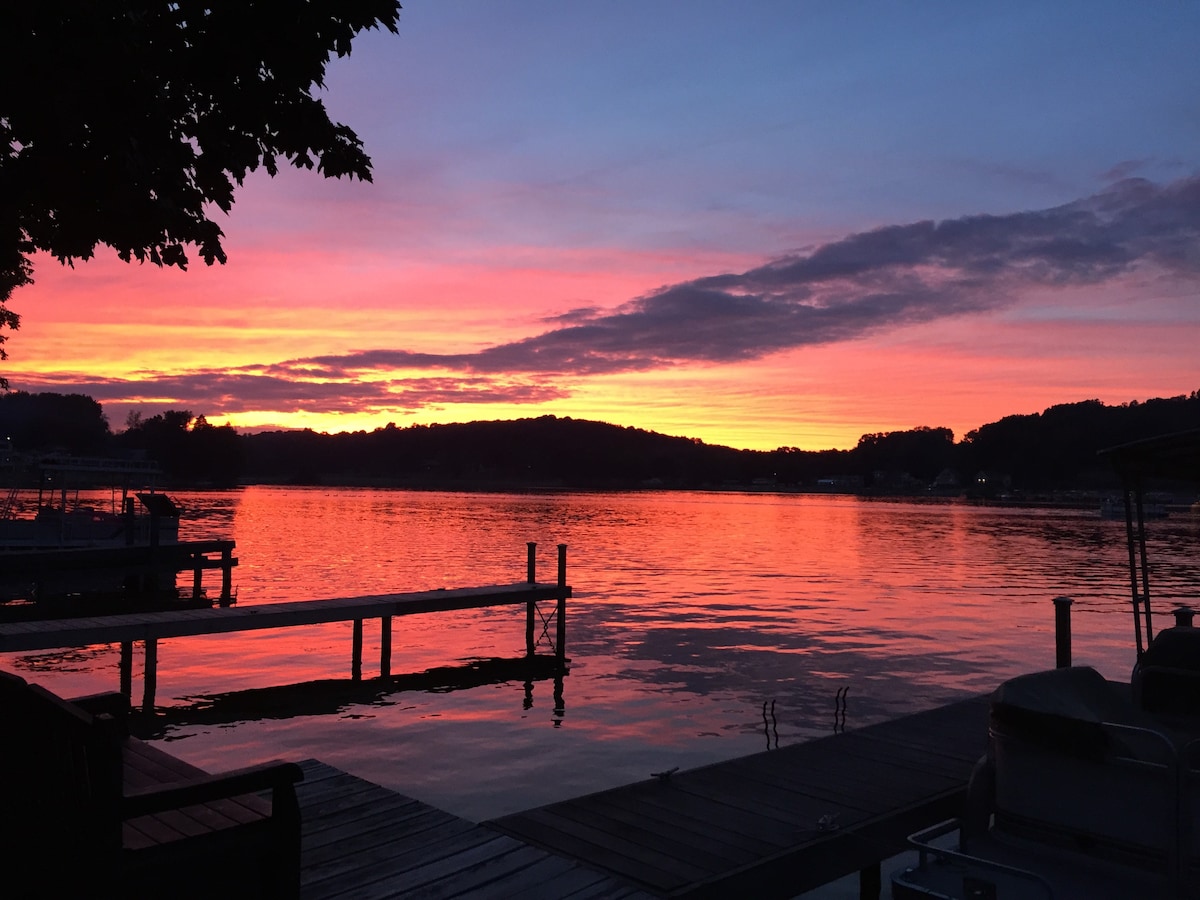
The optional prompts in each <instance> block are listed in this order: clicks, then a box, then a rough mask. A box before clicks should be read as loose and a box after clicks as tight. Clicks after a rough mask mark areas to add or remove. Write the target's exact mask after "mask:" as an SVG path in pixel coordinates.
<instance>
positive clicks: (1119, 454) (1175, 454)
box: [1100, 428, 1200, 659]
mask: <svg viewBox="0 0 1200 900" xmlns="http://www.w3.org/2000/svg"><path fill="white" fill-rule="evenodd" d="M1100 455H1101V456H1105V457H1108V458H1109V459H1110V460H1111V461H1112V464H1113V466H1114V468H1115V469H1116V470H1117V474H1118V475H1120V477H1121V485H1122V488H1123V492H1124V501H1125V534H1126V539H1127V543H1128V545H1129V586H1130V594H1131V599H1132V602H1133V627H1134V636H1135V638H1136V640H1137V655H1138V659H1141V657H1142V653H1143V651H1144V649H1145V648H1146V647H1149V646H1150V643H1151V641H1153V640H1154V628H1153V624H1152V620H1151V617H1150V572H1149V565H1148V562H1147V558H1146V505H1145V495H1146V486H1147V483H1148V482H1149V481H1151V480H1152V479H1169V480H1174V481H1188V482H1193V483H1200V428H1198V429H1192V430H1190V431H1179V432H1174V433H1172V434H1165V435H1160V436H1158V437H1153V438H1146V439H1144V440H1140V441H1133V442H1131V443H1128V444H1120V445H1119V446H1116V447H1110V448H1109V449H1107V450H1101V451H1100ZM1183 612H1184V617H1183V618H1184V619H1189V618H1190V616H1189V614H1190V611H1183ZM1179 618H1180V617H1179V614H1178V613H1177V614H1176V619H1177V622H1178V621H1179ZM1188 624H1190V621H1189V622H1188Z"/></svg>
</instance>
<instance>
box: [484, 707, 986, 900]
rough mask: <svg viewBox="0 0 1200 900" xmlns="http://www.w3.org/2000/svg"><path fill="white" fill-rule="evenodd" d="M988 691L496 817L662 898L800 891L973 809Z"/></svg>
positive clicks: (514, 832) (527, 837)
mask: <svg viewBox="0 0 1200 900" xmlns="http://www.w3.org/2000/svg"><path fill="white" fill-rule="evenodd" d="M987 708H988V704H987V700H986V698H984V697H975V698H970V699H967V700H963V701H959V702H957V703H952V704H949V705H948V706H943V707H939V708H937V709H933V710H929V711H927V712H922V713H917V714H914V715H910V716H905V717H904V718H901V719H896V720H893V721H891V722H884V723H880V724H878V725H872V726H869V727H866V728H862V729H859V730H856V731H850V732H846V733H842V734H835V735H831V736H829V737H826V738H821V739H818V740H814V741H809V742H806V743H802V744H794V745H791V746H788V747H784V748H782V749H779V750H768V751H765V752H762V753H758V754H755V755H752V756H747V757H742V758H740V759H735V760H730V761H728V762H724V763H716V764H714V765H710V766H705V767H702V768H698V769H692V770H690V771H686V772H677V773H674V774H673V775H671V776H669V777H668V778H663V779H651V780H649V781H644V782H639V783H636V784H631V785H628V786H625V787H620V788H615V789H613V790H608V791H601V792H599V793H596V794H591V795H589V796H586V797H580V798H578V799H574V800H567V801H563V802H560V803H554V804H550V805H548V806H543V807H540V808H538V809H533V810H529V811H527V812H521V813H516V814H514V815H508V816H504V817H502V818H499V819H496V820H494V821H492V822H489V823H486V824H488V825H489V826H490V827H492V828H495V829H496V830H497V831H499V832H501V833H503V834H507V835H509V836H511V837H514V838H517V839H519V840H522V841H524V842H527V843H529V844H532V845H534V846H536V847H541V848H542V849H544V850H547V851H550V852H552V853H555V854H558V855H560V856H563V857H566V858H568V859H573V860H577V861H579V862H581V863H583V864H585V865H587V866H589V867H591V868H594V869H598V870H600V871H604V872H608V873H610V874H612V875H613V876H615V877H617V878H620V879H622V880H624V881H628V882H630V883H632V884H635V885H637V886H638V887H639V888H641V889H643V890H645V891H646V892H647V893H650V894H653V895H656V896H667V897H729V896H752V897H791V896H794V895H796V894H799V893H802V892H804V891H807V890H811V889H813V888H816V887H820V886H821V885H824V884H827V883H829V882H830V881H833V880H835V879H837V878H841V877H843V876H845V875H848V874H852V873H854V872H859V873H860V877H861V878H862V881H861V888H862V896H864V897H868V896H878V895H879V879H880V874H879V872H880V869H879V864H880V862H881V861H882V860H884V859H887V858H888V857H891V856H894V855H895V854H897V853H900V852H902V851H904V850H905V849H908V847H907V840H906V839H907V837H908V835H909V834H911V833H913V832H915V831H917V830H919V829H921V828H923V827H926V826H928V825H933V824H936V823H937V822H940V821H942V820H944V819H948V818H950V817H952V816H955V815H959V814H961V812H962V809H961V807H962V805H963V802H964V799H965V795H966V785H967V780H968V778H969V776H970V772H971V769H972V767H973V766H974V764H975V762H976V761H977V760H978V759H979V758H980V757H981V756H982V755H983V753H984V750H985V746H986V738H987Z"/></svg>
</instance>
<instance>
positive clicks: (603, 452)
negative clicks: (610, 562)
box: [0, 391, 1200, 495]
mask: <svg viewBox="0 0 1200 900" xmlns="http://www.w3.org/2000/svg"><path fill="white" fill-rule="evenodd" d="M127 426H128V427H127V428H126V430H125V431H123V432H121V433H119V434H113V433H112V432H111V431H110V430H109V427H108V423H107V422H106V421H105V420H104V417H103V414H102V412H101V410H100V406H99V404H97V403H95V402H94V401H93V400H91V398H87V397H83V396H81V395H62V394H32V395H31V394H22V393H19V392H17V393H12V394H6V395H2V396H0V429H2V430H3V433H4V434H7V435H10V436H11V439H12V445H13V447H14V449H16V450H18V451H26V450H38V449H50V448H57V449H67V450H69V451H70V452H72V453H77V454H94V455H100V454H107V453H118V452H134V451H140V452H141V453H143V454H145V455H148V456H149V457H151V458H153V459H156V460H158V461H159V463H160V464H161V465H162V466H163V468H164V470H165V471H166V472H167V473H168V475H169V476H171V477H172V478H173V479H174V480H175V481H176V482H177V483H180V484H233V483H238V482H270V483H287V484H348V485H392V486H401V487H412V488H442V489H454V490H487V489H497V490H510V489H542V488H545V489H556V488H570V489H583V490H589V489H592V490H611V489H638V488H709V489H718V488H736V489H760V490H781V489H800V490H835V491H855V492H863V493H877V494H929V493H935V494H945V495H957V494H963V493H968V494H980V495H994V494H998V493H1003V494H1006V495H1008V494H1018V495H1019V494H1031V493H1035V492H1045V491H1054V490H1057V491H1063V490H1084V491H1102V490H1111V489H1112V488H1114V487H1115V486H1116V480H1115V478H1114V475H1113V473H1112V471H1111V469H1110V467H1109V466H1108V464H1107V463H1105V462H1104V461H1103V460H1101V459H1098V458H1097V455H1096V454H1097V452H1098V451H1099V450H1101V449H1103V448H1105V447H1110V446H1114V445H1116V444H1121V443H1125V442H1127V441H1131V440H1137V439H1139V438H1143V437H1148V436H1152V435H1157V434H1166V433H1171V432H1175V431H1184V430H1189V429H1194V428H1200V391H1196V392H1193V393H1192V394H1191V395H1185V396H1179V397H1171V398H1166V399H1156V400H1147V401H1144V402H1140V403H1139V402H1133V403H1128V404H1122V405H1120V406H1105V405H1104V404H1103V403H1101V402H1100V401H1098V400H1088V401H1083V402H1080V403H1070V404H1063V405H1059V406H1052V407H1050V408H1049V409H1047V410H1045V411H1044V412H1042V413H1034V414H1032V415H1018V416H1007V417H1005V418H1004V419H1001V420H1000V421H998V422H993V423H990V424H987V425H983V426H981V427H980V428H978V429H976V430H975V431H972V432H970V433H969V434H967V435H966V436H965V437H964V438H963V439H962V440H961V441H958V442H955V441H954V439H953V434H952V432H951V431H950V430H949V429H947V428H938V427H922V428H915V429H912V430H909V431H897V432H888V433H881V434H867V435H863V437H862V438H861V439H860V440H859V442H858V445H857V446H856V447H855V448H854V449H852V450H821V451H806V450H798V449H796V448H791V447H781V448H779V449H777V450H772V451H758V450H735V449H733V448H730V447H722V446H715V445H709V444H705V443H704V442H702V441H699V440H696V439H693V438H687V437H672V436H668V435H663V434H658V433H655V432H652V431H646V430H643V429H640V428H625V427H621V426H617V425H609V424H606V423H603V422H592V421H586V420H581V419H572V418H567V417H562V418H560V417H556V416H541V417H538V418H530V419H518V420H514V421H493V422H469V423H464V424H458V425H412V426H409V427H406V428H397V427H396V426H394V425H389V426H387V427H386V428H380V429H376V430H375V431H371V432H348V433H342V434H323V433H317V432H313V431H274V432H264V433H257V434H238V433H237V432H236V431H235V430H234V429H232V428H230V427H228V426H222V427H214V426H211V425H209V424H208V423H207V422H205V421H204V418H203V417H202V416H201V417H193V416H192V414H191V413H190V412H187V411H168V412H166V413H164V414H163V415H160V416H154V417H151V418H149V419H145V420H142V419H140V418H139V417H136V416H135V417H133V418H132V419H131V420H130V422H129V423H127Z"/></svg>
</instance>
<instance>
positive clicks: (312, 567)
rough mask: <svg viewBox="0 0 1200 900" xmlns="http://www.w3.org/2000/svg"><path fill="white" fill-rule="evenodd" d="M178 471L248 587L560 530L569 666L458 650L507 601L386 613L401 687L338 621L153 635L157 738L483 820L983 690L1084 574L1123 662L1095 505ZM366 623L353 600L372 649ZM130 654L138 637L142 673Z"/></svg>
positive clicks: (379, 577)
mask: <svg viewBox="0 0 1200 900" xmlns="http://www.w3.org/2000/svg"><path fill="white" fill-rule="evenodd" d="M174 496H175V497H176V499H177V501H178V502H179V503H180V504H181V505H182V506H183V507H184V508H185V510H186V514H185V520H184V524H183V527H182V529H181V537H182V538H184V539H202V538H233V539H234V540H235V541H236V542H237V556H238V558H239V560H240V565H239V566H238V568H237V569H236V570H235V573H234V584H235V587H236V589H237V592H238V604H239V606H250V605H258V604H266V603H274V602H280V601H285V600H297V599H314V598H328V597H340V596H353V595H364V594H376V593H389V592H395V591H408V590H426V589H431V588H438V587H467V586H476V585H486V584H499V583H511V582H517V581H523V580H524V578H525V555H526V542H527V541H536V542H538V545H539V549H538V553H539V558H538V563H539V580H542V581H552V580H553V579H554V574H555V555H556V554H555V545H557V544H559V543H565V544H567V545H568V548H569V549H568V580H569V582H570V583H571V585H572V587H573V589H574V597H573V599H572V600H571V601H570V604H569V613H568V621H567V656H568V657H569V659H570V667H569V674H567V675H566V676H565V677H563V678H561V679H560V680H559V682H558V683H556V682H555V680H554V679H553V678H552V677H550V676H549V675H547V674H541V675H539V676H538V677H535V678H531V679H529V680H526V678H525V676H524V675H521V674H514V673H513V672H512V671H505V670H503V669H501V670H499V674H496V673H495V671H496V670H493V669H488V668H487V667H483V669H482V674H479V671H480V669H479V667H476V668H475V669H474V670H473V669H471V667H470V664H471V663H472V662H473V661H477V660H488V659H494V658H504V659H510V660H512V659H517V658H519V657H520V656H521V655H522V653H523V651H524V641H525V618H524V611H523V608H519V607H500V608H496V609H491V610H485V611H474V612H463V613H449V614H446V613H443V614H436V615H427V616H415V617H408V618H402V619H396V620H395V624H394V628H393V635H394V637H393V658H392V672H393V674H398V673H422V672H425V671H427V670H431V669H433V670H437V671H436V672H435V673H434V674H433V675H431V676H430V677H429V678H428V679H427V680H426V681H424V682H409V681H405V682H401V687H402V689H399V690H384V689H383V688H382V687H381V686H380V685H378V684H373V685H372V684H369V685H368V686H367V688H366V689H365V690H364V689H359V690H355V689H354V688H353V687H352V686H351V685H350V684H349V681H348V679H349V671H350V648H351V626H350V624H349V623H345V624H338V625H329V626H312V627H304V628H292V629H282V630H273V631H263V632H251V633H244V634H240V635H233V636H212V637H200V638H186V639H178V640H171V641H164V642H162V643H161V644H160V646H159V680H158V693H157V700H158V704H159V706H160V707H161V710H160V717H159V723H158V734H159V737H158V739H159V740H163V741H167V742H169V743H170V749H171V751H172V752H173V753H176V754H177V755H179V756H182V757H184V758H185V759H188V760H190V761H192V762H195V763H197V764H199V765H201V766H204V767H206V768H213V769H222V768H232V767H236V766H240V765H245V764H249V763H251V762H255V761H258V760H264V759H270V758H275V757H282V758H287V759H301V758H305V757H310V756H312V757H317V758H319V759H322V760H324V761H326V762H328V763H330V764H332V765H336V766H339V767H341V768H344V769H346V770H348V771H350V772H353V773H354V774H357V775H360V776H362V777H364V778H368V779H371V780H373V781H376V782H378V783H380V784H384V785H386V786H388V787H391V788H393V789H395V790H398V791H400V792H402V793H405V794H408V795H410V796H414V797H417V798H419V799H422V800H425V801H426V802H429V803H432V804H434V805H437V806H440V807H442V808H444V809H447V810H449V811H451V812H454V813H457V814H459V815H462V816H465V817H467V818H470V819H475V820H479V819H485V818H490V817H493V816H496V815H500V814H503V813H507V812H513V811H516V810H519V809H524V808H527V807H531V806H536V805H540V804H543V803H547V802H551V801H553V800H557V799H562V798H565V797H569V796H574V795H577V794H581V793H586V792H590V791H593V790H599V789H602V788H606V787H611V786H615V785H618V784H623V783H626V782H629V781H634V780H640V779H643V778H646V777H647V776H648V775H649V774H650V773H651V772H656V771H659V770H663V769H669V768H672V767H674V766H680V767H683V768H689V767H693V766H697V765H701V764H705V763H709V762H714V761H717V760H722V759H727V758H731V757H734V756H739V755H743V754H746V753H752V752H756V751H759V750H763V749H767V748H769V747H774V746H782V745H785V744H789V743H794V742H796V741H802V740H806V739H810V738H813V737H818V736H821V735H825V734H829V733H830V732H831V731H833V730H834V728H835V727H836V726H837V725H839V724H840V716H844V721H845V726H846V727H848V728H853V727H858V726H861V725H866V724H869V723H872V722H876V721H880V720H883V719H888V718H892V717H896V716H900V715H903V714H905V713H909V712H915V711H917V710H920V709H923V708H927V707H930V706H933V705H936V704H940V703H943V702H946V701H948V700H951V699H954V698H956V697H959V696H962V695H964V694H966V693H969V692H983V691H988V690H991V689H992V688H993V687H995V685H996V684H997V683H998V682H999V681H1001V680H1003V679H1004V678H1006V677H1009V676H1012V675H1015V674H1019V673H1021V672H1025V671H1029V670H1032V669H1037V668H1048V667H1050V666H1052V665H1053V663H1054V633H1053V631H1054V627H1053V626H1054V610H1053V604H1052V602H1051V601H1052V598H1054V597H1056V596H1059V595H1067V596H1071V597H1073V598H1074V599H1075V604H1074V608H1073V612H1074V616H1073V623H1074V634H1075V639H1074V644H1075V658H1076V661H1077V662H1080V663H1086V664H1090V665H1094V666H1096V667H1097V668H1098V669H1099V670H1100V671H1101V672H1102V673H1104V674H1105V675H1107V676H1109V677H1112V678H1127V677H1128V674H1129V669H1130V666H1131V665H1132V662H1133V626H1132V617H1131V615H1130V613H1129V587H1128V574H1127V569H1126V565H1127V555H1126V549H1125V542H1124V523H1123V522H1121V521H1113V520H1106V519H1102V518H1101V517H1100V516H1099V515H1098V512H1096V511H1093V510H1048V509H1017V508H994V507H978V506H972V505H968V504H965V503H919V502H894V501H879V500H864V499H860V498H854V497H845V496H829V495H805V494H770V493H761V494H758V493H754V494H746V493H703V492H695V493H676V492H638V493H545V494H458V493H432V492H408V491H392V490H350V489H336V490H334V489H304V488H274V487H248V488H244V489H240V490H236V491H228V492H204V493H182V494H177V495H174ZM1148 530H1149V531H1150V534H1151V542H1150V558H1151V560H1152V564H1153V566H1154V568H1153V574H1152V577H1153V581H1152V585H1153V591H1154V601H1155V610H1156V613H1157V614H1158V616H1159V618H1158V619H1157V620H1156V621H1157V624H1159V625H1160V626H1164V625H1166V624H1168V620H1169V615H1168V614H1167V611H1168V610H1169V609H1170V608H1171V607H1172V606H1174V605H1176V604H1177V603H1180V602H1188V603H1194V602H1195V601H1196V600H1197V593H1198V591H1197V588H1198V586H1200V554H1197V552H1196V551H1197V547H1198V545H1200V519H1197V518H1196V517H1194V516H1188V515H1182V516H1171V517H1170V518H1168V519H1164V520H1158V521H1153V522H1151V523H1149V526H1148ZM210 574H212V573H210ZM186 581H190V576H185V577H183V578H181V584H182V583H183V582H186ZM215 587H216V585H215V583H213V584H210V589H214V588H215ZM547 611H548V608H547ZM551 632H553V629H551ZM378 647H379V633H378V625H377V623H371V622H368V623H367V626H366V635H365V648H364V674H365V675H368V676H369V675H373V674H374V672H373V671H372V667H373V666H374V665H376V664H377V660H378ZM543 649H546V648H543ZM117 660H118V653H117V649H116V647H114V646H109V645H103V646H96V647H90V648H87V649H84V650H72V651H66V652H64V651H55V652H45V653H27V654H7V655H0V666H2V667H4V668H7V669H10V670H14V671H17V672H19V673H20V674H22V675H23V676H24V677H26V678H27V679H30V680H35V681H38V682H40V683H42V684H45V685H46V686H47V687H49V688H50V689H51V690H54V691H56V692H59V693H62V694H65V695H74V694H82V693H88V692H92V691H96V690H109V689H115V687H116V686H117ZM140 666H141V655H140V652H139V653H135V685H134V691H135V697H137V696H140V683H139V682H140ZM447 670H448V671H447ZM309 682H315V683H312V684H308V683H309ZM480 682H483V683H480ZM472 684H473V686H468V685H472ZM289 685H301V687H298V688H294V689H291V690H288V689H284V688H286V686H289ZM839 692H841V693H843V694H844V696H845V703H844V708H841V707H839V704H838V701H837V697H838V694H839Z"/></svg>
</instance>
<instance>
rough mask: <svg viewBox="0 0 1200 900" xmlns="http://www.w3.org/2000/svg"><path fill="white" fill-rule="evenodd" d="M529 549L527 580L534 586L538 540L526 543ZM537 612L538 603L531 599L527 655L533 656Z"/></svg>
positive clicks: (526, 643)
mask: <svg viewBox="0 0 1200 900" xmlns="http://www.w3.org/2000/svg"><path fill="white" fill-rule="evenodd" d="M525 547H526V550H527V555H526V563H525V572H526V580H528V582H529V584H530V585H531V586H532V585H534V584H537V542H536V541H530V542H529V543H528V544H526V545H525ZM536 613H537V603H536V602H535V601H533V600H530V601H529V602H528V603H526V604H525V655H526V656H530V657H532V656H533V651H534V646H535V642H534V639H533V638H534V627H533V626H534V621H535V617H536Z"/></svg>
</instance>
